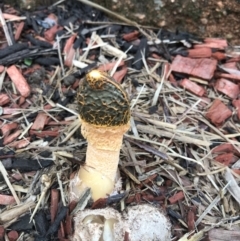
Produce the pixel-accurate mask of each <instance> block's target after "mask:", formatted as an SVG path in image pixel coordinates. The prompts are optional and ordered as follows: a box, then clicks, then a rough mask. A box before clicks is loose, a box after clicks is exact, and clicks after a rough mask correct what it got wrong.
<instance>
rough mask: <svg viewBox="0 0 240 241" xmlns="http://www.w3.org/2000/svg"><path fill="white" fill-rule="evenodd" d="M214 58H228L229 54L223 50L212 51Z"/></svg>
mask: <svg viewBox="0 0 240 241" xmlns="http://www.w3.org/2000/svg"><path fill="white" fill-rule="evenodd" d="M212 58H214V59H216V60H224V59H226V58H227V55H226V54H225V53H223V52H215V53H212Z"/></svg>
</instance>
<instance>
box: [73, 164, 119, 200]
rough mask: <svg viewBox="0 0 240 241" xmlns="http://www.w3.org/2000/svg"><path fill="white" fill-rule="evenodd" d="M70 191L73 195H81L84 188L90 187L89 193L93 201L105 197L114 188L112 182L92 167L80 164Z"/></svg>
mask: <svg viewBox="0 0 240 241" xmlns="http://www.w3.org/2000/svg"><path fill="white" fill-rule="evenodd" d="M75 178H76V179H77V180H76V182H75V185H74V186H72V192H73V193H74V195H75V197H79V196H81V194H82V192H83V190H85V188H87V187H88V188H91V195H92V198H93V200H94V201H96V200H98V199H99V198H103V197H106V195H107V194H110V193H111V192H112V190H113V188H114V182H113V181H112V180H110V179H109V178H108V177H106V176H104V175H103V174H102V173H100V172H98V171H96V170H95V169H94V168H91V167H88V166H86V165H85V166H81V168H80V170H79V172H78V176H76V177H75Z"/></svg>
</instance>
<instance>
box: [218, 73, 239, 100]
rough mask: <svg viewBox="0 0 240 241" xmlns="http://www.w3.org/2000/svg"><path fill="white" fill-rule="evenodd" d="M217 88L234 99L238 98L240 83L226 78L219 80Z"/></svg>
mask: <svg viewBox="0 0 240 241" xmlns="http://www.w3.org/2000/svg"><path fill="white" fill-rule="evenodd" d="M215 88H216V89H217V90H218V91H219V92H221V93H223V94H225V95H227V96H228V97H230V98H232V99H236V98H237V97H238V95H239V92H240V91H239V87H238V85H236V84H234V83H233V82H231V81H230V80H227V79H224V78H221V79H218V80H217V82H216V83H215Z"/></svg>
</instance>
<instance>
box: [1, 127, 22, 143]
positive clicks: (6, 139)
mask: <svg viewBox="0 0 240 241" xmlns="http://www.w3.org/2000/svg"><path fill="white" fill-rule="evenodd" d="M21 133H22V131H21V130H17V131H15V132H14V133H13V134H11V135H9V136H6V137H4V139H3V145H7V144H9V143H11V142H12V141H14V140H15V139H17V137H18V136H20V134H21Z"/></svg>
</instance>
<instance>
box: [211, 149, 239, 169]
mask: <svg viewBox="0 0 240 241" xmlns="http://www.w3.org/2000/svg"><path fill="white" fill-rule="evenodd" d="M214 160H215V161H217V162H220V163H222V164H224V165H226V166H229V165H230V164H233V163H235V162H236V161H237V160H238V157H236V156H234V155H233V153H232V152H231V153H224V154H221V155H218V156H216V157H215V158H214Z"/></svg>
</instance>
